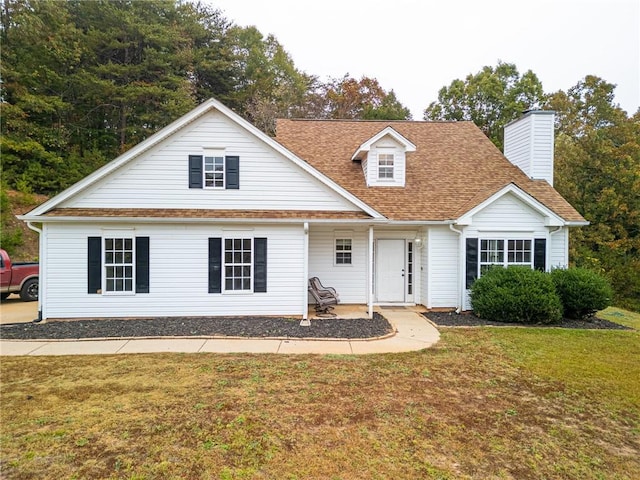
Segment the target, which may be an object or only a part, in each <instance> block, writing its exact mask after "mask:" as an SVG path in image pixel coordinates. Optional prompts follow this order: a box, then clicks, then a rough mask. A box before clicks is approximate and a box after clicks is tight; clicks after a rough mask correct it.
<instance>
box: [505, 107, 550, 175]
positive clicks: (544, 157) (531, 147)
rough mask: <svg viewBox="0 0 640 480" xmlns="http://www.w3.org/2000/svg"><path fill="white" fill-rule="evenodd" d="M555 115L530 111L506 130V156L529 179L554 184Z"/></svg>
mask: <svg viewBox="0 0 640 480" xmlns="http://www.w3.org/2000/svg"><path fill="white" fill-rule="evenodd" d="M553 122H554V115H553V112H550V111H534V112H529V113H527V114H526V115H524V116H523V117H522V118H520V119H518V120H516V121H514V122H511V123H510V124H508V125H507V126H506V127H505V129H504V155H505V157H507V158H508V159H509V161H510V162H511V163H513V164H514V165H516V166H517V167H519V168H520V169H521V170H522V171H523V172H524V173H525V174H526V175H527V176H529V177H531V178H535V179H541V180H546V181H547V182H548V183H549V184H550V185H553V143H554V132H553Z"/></svg>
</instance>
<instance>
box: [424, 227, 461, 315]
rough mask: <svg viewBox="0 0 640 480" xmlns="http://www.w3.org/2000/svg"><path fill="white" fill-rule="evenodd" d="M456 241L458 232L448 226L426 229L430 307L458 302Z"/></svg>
mask: <svg viewBox="0 0 640 480" xmlns="http://www.w3.org/2000/svg"><path fill="white" fill-rule="evenodd" d="M458 242H459V239H458V234H457V233H455V232H452V231H451V230H450V229H449V228H448V227H445V226H442V227H439V226H438V227H431V228H429V230H428V237H427V248H428V257H429V269H428V270H427V272H428V278H427V284H428V286H427V288H428V289H429V297H428V298H429V299H430V300H431V301H430V305H429V307H430V308H449V307H451V308H455V307H457V305H458V303H459V293H458V292H459V285H460V282H459V263H458V258H459V254H458Z"/></svg>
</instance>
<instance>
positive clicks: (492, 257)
mask: <svg viewBox="0 0 640 480" xmlns="http://www.w3.org/2000/svg"><path fill="white" fill-rule="evenodd" d="M531 244H532V241H531V240H528V239H527V240H524V239H522V240H506V239H487V240H480V275H482V274H483V273H485V272H486V271H487V270H488V269H489V268H491V267H492V266H493V265H500V266H502V267H507V266H509V265H526V266H529V267H532V268H533V251H532V248H531ZM505 246H506V249H505Z"/></svg>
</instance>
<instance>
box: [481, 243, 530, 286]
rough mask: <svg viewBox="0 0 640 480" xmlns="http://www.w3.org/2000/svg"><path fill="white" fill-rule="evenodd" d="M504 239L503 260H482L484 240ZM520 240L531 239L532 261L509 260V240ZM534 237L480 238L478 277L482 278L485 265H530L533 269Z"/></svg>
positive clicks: (504, 266)
mask: <svg viewBox="0 0 640 480" xmlns="http://www.w3.org/2000/svg"><path fill="white" fill-rule="evenodd" d="M494 240H495V241H502V242H504V243H503V244H502V245H503V246H502V255H503V257H502V262H483V261H482V251H483V250H482V242H483V241H494ZM510 240H512V241H514V242H515V241H518V240H524V241H529V242H530V243H529V251H530V261H529V262H509V241H510ZM534 245H535V242H534V239H533V238H531V237H527V238H523V237H518V238H505V237H500V238H498V237H496V236H492V237H485V238H480V239H479V245H478V278H480V277H481V276H482V267H483V266H484V265H500V266H502V267H503V268H506V267H509V266H520V267H525V266H528V267H530V268H531V269H532V270H533V268H534V251H533V249H534Z"/></svg>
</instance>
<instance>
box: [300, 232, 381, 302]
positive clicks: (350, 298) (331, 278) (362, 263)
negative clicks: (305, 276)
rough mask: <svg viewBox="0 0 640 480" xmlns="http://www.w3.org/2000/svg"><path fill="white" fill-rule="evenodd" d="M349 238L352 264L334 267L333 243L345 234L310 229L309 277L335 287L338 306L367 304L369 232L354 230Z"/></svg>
mask: <svg viewBox="0 0 640 480" xmlns="http://www.w3.org/2000/svg"><path fill="white" fill-rule="evenodd" d="M348 235H349V238H350V239H351V245H352V253H351V265H349V266H348V268H345V265H336V264H335V258H334V257H335V242H336V239H337V238H345V237H346V234H345V233H344V232H340V231H338V232H337V233H336V230H335V229H334V228H331V227H320V226H311V228H310V229H309V277H318V278H319V279H320V281H321V282H322V283H323V285H326V286H330V287H334V288H335V289H336V290H337V292H338V294H339V295H340V302H341V303H366V302H367V259H368V248H367V243H368V239H369V236H368V231H367V230H365V229H362V230H359V229H355V230H353V231H350V232H349V233H348Z"/></svg>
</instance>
